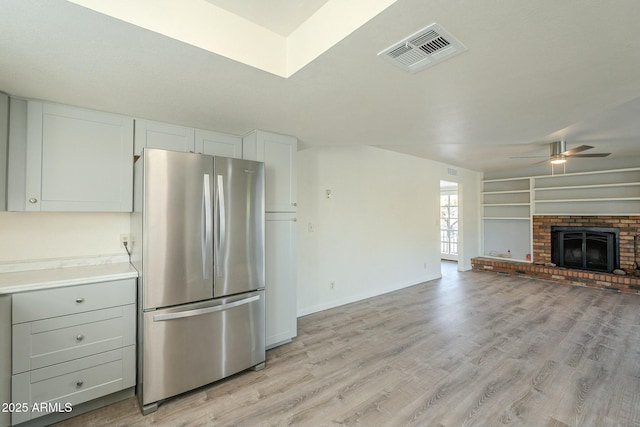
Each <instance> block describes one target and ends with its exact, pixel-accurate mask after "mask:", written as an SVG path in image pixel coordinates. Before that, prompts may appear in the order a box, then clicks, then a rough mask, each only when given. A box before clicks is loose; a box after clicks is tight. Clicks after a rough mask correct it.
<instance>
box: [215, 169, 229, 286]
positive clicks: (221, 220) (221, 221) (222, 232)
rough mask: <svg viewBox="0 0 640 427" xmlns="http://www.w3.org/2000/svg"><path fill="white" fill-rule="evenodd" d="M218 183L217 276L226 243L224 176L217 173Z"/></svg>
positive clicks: (220, 273) (220, 270)
mask: <svg viewBox="0 0 640 427" xmlns="http://www.w3.org/2000/svg"><path fill="white" fill-rule="evenodd" d="M217 183H218V241H217V242H216V243H217V245H216V246H217V247H216V266H217V272H218V277H220V276H223V275H224V271H223V264H224V263H222V262H221V256H222V250H221V249H222V248H223V247H224V246H225V244H226V232H227V224H226V218H225V216H226V212H225V206H224V176H223V175H218V179H217Z"/></svg>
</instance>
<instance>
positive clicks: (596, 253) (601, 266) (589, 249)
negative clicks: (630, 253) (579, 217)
mask: <svg viewBox="0 0 640 427" xmlns="http://www.w3.org/2000/svg"><path fill="white" fill-rule="evenodd" d="M611 238H612V236H610V235H605V234H602V233H595V234H594V233H587V235H586V238H585V243H586V245H585V246H586V252H585V263H586V269H587V270H597V271H610V270H612V266H611V265H610V263H609V260H610V259H611V258H612V255H613V254H611V253H609V247H610V246H609V245H610V240H611Z"/></svg>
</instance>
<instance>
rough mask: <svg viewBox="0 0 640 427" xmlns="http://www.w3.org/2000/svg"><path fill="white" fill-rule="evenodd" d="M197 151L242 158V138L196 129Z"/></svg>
mask: <svg viewBox="0 0 640 427" xmlns="http://www.w3.org/2000/svg"><path fill="white" fill-rule="evenodd" d="M196 153H202V154H209V155H212V156H222V157H231V158H234V159H241V158H242V138H240V137H239V136H234V135H227V134H224V133H218V132H212V131H208V130H201V129H196Z"/></svg>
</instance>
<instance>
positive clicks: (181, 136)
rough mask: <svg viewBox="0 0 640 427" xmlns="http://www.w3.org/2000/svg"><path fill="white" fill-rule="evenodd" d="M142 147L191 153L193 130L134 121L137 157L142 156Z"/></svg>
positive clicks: (192, 149) (147, 121) (159, 123)
mask: <svg viewBox="0 0 640 427" xmlns="http://www.w3.org/2000/svg"><path fill="white" fill-rule="evenodd" d="M144 147H148V148H158V149H161V150H171V151H181V152H184V153H193V152H194V151H195V149H194V130H193V128H188V127H184V126H177V125H170V124H168V123H161V122H153V121H150V120H138V119H136V134H135V153H136V155H137V156H139V155H140V154H142V149H143V148H144Z"/></svg>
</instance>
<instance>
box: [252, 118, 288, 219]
mask: <svg viewBox="0 0 640 427" xmlns="http://www.w3.org/2000/svg"><path fill="white" fill-rule="evenodd" d="M297 151H298V140H297V139H296V138H295V137H293V136H289V135H280V134H277V133H272V132H265V131H261V130H256V131H253V132H251V133H250V134H248V135H247V136H245V137H244V138H243V140H242V157H243V158H244V159H247V160H257V161H261V162H264V165H265V207H266V211H267V212H295V211H296V206H297V203H296V153H297Z"/></svg>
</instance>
